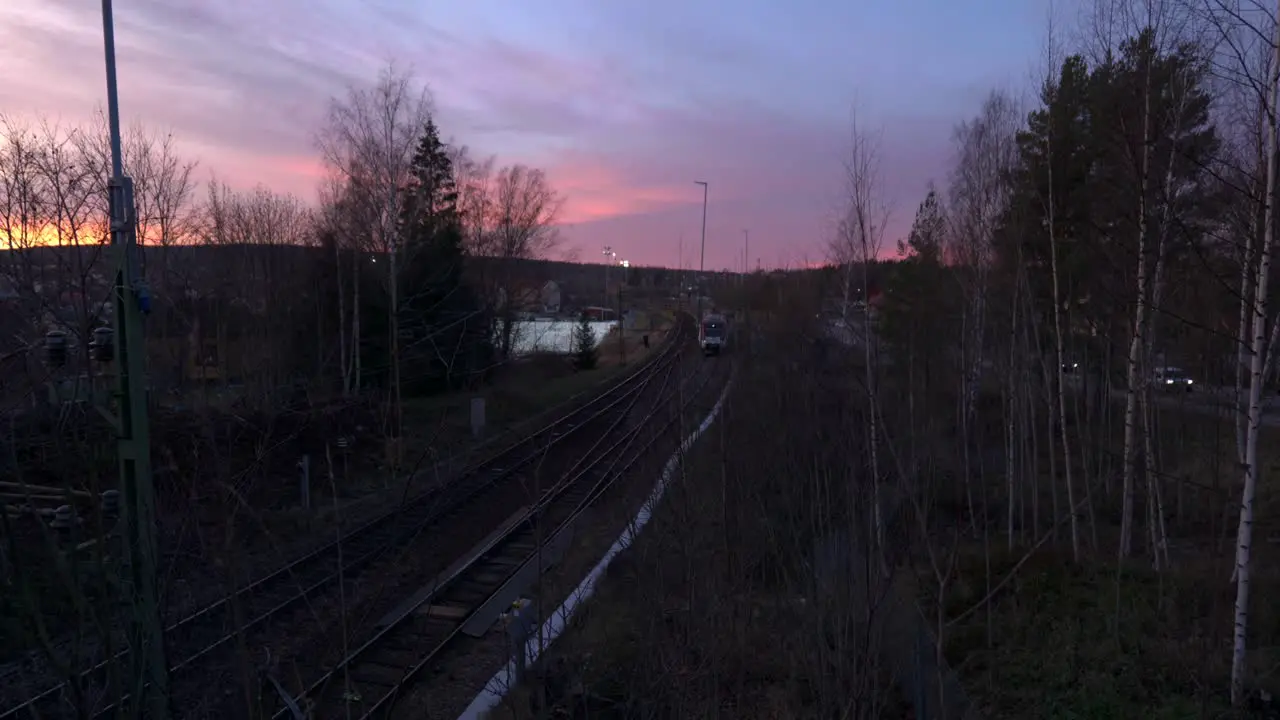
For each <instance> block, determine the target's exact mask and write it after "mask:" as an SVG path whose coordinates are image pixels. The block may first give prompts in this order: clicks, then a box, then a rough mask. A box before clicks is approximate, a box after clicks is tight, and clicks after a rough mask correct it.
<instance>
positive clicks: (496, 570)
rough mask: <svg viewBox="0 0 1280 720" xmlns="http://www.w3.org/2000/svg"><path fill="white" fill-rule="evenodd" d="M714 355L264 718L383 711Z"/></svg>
mask: <svg viewBox="0 0 1280 720" xmlns="http://www.w3.org/2000/svg"><path fill="white" fill-rule="evenodd" d="M717 364H718V363H716V361H709V362H705V363H700V364H699V365H698V366H696V367H698V368H699V369H697V370H695V371H694V373H693V374H692V375H691V377H690V378H689V380H690V382H691V383H692V384H694V385H695V387H694V388H693V391H692V392H690V393H689V394H688V396H687V397H681V399H680V402H678V403H676V404H675V405H676V406H673V403H672V402H671V399H672V398H671V396H667V397H666V398H664V400H665V401H660V402H658V403H656V404H655V406H654V407H653V408H652V409H650V410H649V411H648V412H647V413H646V414H645V415H644V416H643V417H642V418H640V419H639V420H637V421H636V422H634V423H633V424H632V425H631V426H630V427H626V428H624V429H622V431H621V432H619V433H618V434H617V435H616V436H612V435H610V436H606V440H605V442H602V443H598V444H597V445H598V446H599V448H598V451H595V452H592V453H591V454H590V459H589V460H587V461H586V462H580V463H579V464H578V466H577V468H576V470H575V471H573V472H571V473H568V474H566V475H565V476H564V477H563V479H562V480H560V481H559V482H558V483H556V484H555V485H554V486H552V487H551V488H548V489H547V490H546V491H545V492H544V493H543V495H542V496H541V498H539V500H538V501H537V502H536V503H534V504H533V506H532V507H530V508H529V509H528V510H527V511H525V512H524V513H523V515H522V516H520V517H518V518H517V519H516V521H515V522H513V523H510V524H508V526H506V527H504V528H500V532H498V533H496V534H495V535H492V536H490V537H489V538H487V539H486V540H485V541H484V542H482V543H481V544H480V545H479V546H478V547H477V548H474V549H473V550H472V551H471V552H470V553H468V556H465V557H463V558H461V559H460V560H459V561H458V562H457V563H455V564H454V565H453V566H452V567H450V568H449V569H448V570H446V571H445V572H444V573H442V575H441V576H440V577H438V578H437V579H436V580H435V581H434V583H433V587H431V588H429V592H426V593H422V594H420V595H419V596H417V597H414V598H412V599H411V600H410V602H408V603H405V604H402V606H401V607H399V608H398V609H397V610H396V611H394V612H393V613H391V614H390V615H389V616H388V617H387V618H385V619H384V620H383V621H382V622H381V623H380V624H379V627H378V629H377V630H376V632H375V633H374V634H373V636H372V637H370V638H369V639H368V640H367V641H365V642H364V643H363V644H361V645H360V646H359V647H357V648H356V649H355V650H353V651H351V652H350V653H348V654H347V655H346V656H345V657H344V658H343V659H342V660H341V661H340V662H339V663H337V665H336V666H334V667H332V668H330V669H329V670H327V671H324V672H322V673H320V674H319V675H318V677H317V678H316V679H315V680H313V681H311V682H310V683H308V684H307V685H306V687H305V689H304V690H303V692H302V693H301V695H300V698H299V699H296V700H295V699H294V698H292V697H290V698H287V699H284V700H282V701H281V702H280V703H279V704H277V705H276V706H275V712H274V714H273V716H272V717H273V719H274V720H292V719H294V718H300V717H307V718H315V719H316V720H327V719H329V718H335V719H336V718H375V717H376V718H382V717H391V716H392V711H393V708H394V707H395V704H396V702H397V701H398V700H399V699H401V698H402V697H404V695H405V694H406V691H407V690H408V689H409V688H411V687H412V686H413V685H414V683H416V682H418V681H420V680H422V679H424V677H423V676H425V675H430V674H431V672H430V671H431V668H432V667H433V666H434V665H435V661H436V659H437V658H438V657H439V656H440V654H441V653H442V652H443V651H444V650H445V649H446V648H447V647H450V646H451V645H454V644H456V643H457V642H459V641H462V640H464V639H468V638H476V637H480V636H483V634H484V632H485V631H486V630H487V628H488V627H490V626H491V625H492V624H493V622H494V621H495V620H496V618H497V613H498V612H500V611H501V609H505V608H506V607H508V606H509V605H510V603H511V602H512V601H513V600H514V599H516V597H518V596H519V595H520V594H521V592H522V591H523V590H524V589H525V588H526V587H527V586H528V585H530V584H532V582H534V580H535V579H536V577H537V576H538V575H540V574H541V572H542V569H543V567H542V561H543V553H544V552H545V551H548V549H550V548H554V547H556V546H560V547H561V548H563V546H564V545H565V543H567V542H568V540H567V539H566V538H568V537H571V536H572V533H573V526H574V523H575V522H576V521H577V520H578V519H579V518H580V517H582V515H583V513H584V512H585V511H586V510H587V509H588V508H590V507H591V506H592V505H593V504H594V503H595V502H597V501H598V500H599V499H601V498H602V497H603V496H604V495H605V494H606V493H608V492H609V490H610V489H611V488H613V487H614V485H615V484H617V482H618V480H619V479H620V478H622V477H624V476H625V475H626V473H627V471H628V470H629V469H630V468H631V467H632V466H633V465H635V464H636V463H637V462H638V461H639V460H640V459H641V458H642V457H644V456H645V454H646V452H647V451H648V450H650V448H652V446H653V445H654V444H655V443H657V442H658V441H659V440H661V439H662V438H664V437H667V436H668V431H669V430H670V429H671V428H672V427H673V425H675V424H676V423H677V422H678V420H679V416H680V413H682V412H683V411H684V410H685V409H686V408H688V407H689V406H690V405H691V404H692V403H693V401H694V400H695V399H696V398H698V397H700V395H701V391H702V390H703V389H705V388H706V387H707V385H708V384H709V383H710V381H711V379H712V378H713V377H715V371H714V367H715V366H716V365H717ZM681 380H682V379H681V378H677V381H678V382H679V381H681ZM664 415H665V416H664ZM552 552H556V551H552Z"/></svg>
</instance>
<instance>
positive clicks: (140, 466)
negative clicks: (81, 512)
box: [102, 0, 170, 720]
mask: <svg viewBox="0 0 1280 720" xmlns="http://www.w3.org/2000/svg"><path fill="white" fill-rule="evenodd" d="M102 40H103V50H104V56H105V60H106V70H107V122H108V128H109V131H110V134H111V179H110V180H109V181H108V183H107V188H108V207H109V210H110V229H111V247H112V249H113V250H114V251H115V258H116V281H115V293H114V294H115V328H116V332H117V333H118V335H117V337H116V348H117V349H116V359H117V365H116V367H117V371H116V372H117V376H118V377H117V394H116V400H117V402H118V407H119V414H118V415H117V416H116V417H114V418H113V420H114V422H115V425H116V430H117V435H118V443H117V448H118V450H117V452H118V455H119V470H120V485H121V490H122V491H123V493H124V497H125V506H124V508H123V510H124V517H125V522H124V528H125V534H124V545H125V556H126V557H127V558H128V565H129V570H130V572H129V578H128V582H126V583H125V584H126V587H127V588H128V593H129V600H130V601H131V604H132V609H133V617H132V628H131V633H130V637H129V651H130V652H129V660H130V665H131V666H132V667H131V670H132V673H133V674H132V679H131V681H130V683H129V684H130V686H132V687H135V688H139V689H140V692H138V693H136V694H135V695H134V697H133V698H132V701H131V705H132V706H133V707H134V708H135V712H137V713H138V714H140V715H146V716H147V717H149V718H153V719H154V720H163V719H164V718H168V717H169V715H170V708H169V666H168V663H167V662H166V659H165V653H164V630H163V625H161V622H160V605H159V591H158V588H157V587H156V582H157V579H156V554H157V548H156V536H155V528H156V523H155V488H154V486H153V485H152V477H151V438H150V428H149V427H148V426H149V418H148V417H147V388H146V382H147V380H146V373H147V367H146V350H145V342H146V340H145V337H144V333H143V316H144V315H145V313H147V312H148V311H149V310H150V307H151V297H150V294H149V293H148V291H147V287H146V284H145V283H144V282H143V279H142V274H141V272H140V270H139V266H138V262H137V256H136V253H137V247H136V246H137V227H136V225H135V217H134V205H133V180H132V179H131V178H129V177H127V176H126V175H125V174H124V161H123V159H122V158H121V152H120V102H119V96H118V94H117V89H116V47H115V27H114V23H113V20H112V17H111V0H102Z"/></svg>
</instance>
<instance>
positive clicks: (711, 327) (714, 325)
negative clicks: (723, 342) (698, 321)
mask: <svg viewBox="0 0 1280 720" xmlns="http://www.w3.org/2000/svg"><path fill="white" fill-rule="evenodd" d="M702 332H703V334H704V335H706V336H707V337H721V336H722V335H724V325H723V324H722V323H718V322H714V321H713V322H705V323H703V324H702Z"/></svg>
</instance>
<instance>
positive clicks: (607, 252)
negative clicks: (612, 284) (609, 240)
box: [601, 245, 618, 307]
mask: <svg viewBox="0 0 1280 720" xmlns="http://www.w3.org/2000/svg"><path fill="white" fill-rule="evenodd" d="M601 254H602V255H604V256H605V257H606V258H608V259H607V260H605V261H604V304H605V307H608V306H609V266H610V265H612V264H613V259H614V258H616V257H617V256H618V253H616V252H614V251H613V246H611V245H605V246H604V250H603V252H602V253H601Z"/></svg>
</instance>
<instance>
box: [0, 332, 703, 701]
mask: <svg viewBox="0 0 1280 720" xmlns="http://www.w3.org/2000/svg"><path fill="white" fill-rule="evenodd" d="M687 331H688V323H687V321H686V322H680V321H679V320H678V321H677V324H676V326H675V328H673V331H672V332H671V333H670V334H669V335H668V338H667V340H666V341H665V346H664V347H663V348H661V349H660V350H659V351H658V352H657V353H654V354H652V355H650V356H649V357H648V358H647V359H646V360H645V361H644V362H643V363H641V364H639V365H638V366H637V367H636V368H635V369H634V370H632V371H630V372H628V373H627V374H626V375H625V376H623V377H622V378H619V379H617V380H616V381H614V382H612V383H611V384H609V385H608V386H607V387H606V389H604V390H603V391H602V392H600V393H599V394H598V395H596V396H595V397H593V398H590V399H588V400H586V401H585V402H581V403H575V400H574V398H570V400H568V401H566V402H565V403H561V405H559V406H557V407H564V406H565V405H567V404H574V405H575V407H573V408H572V409H570V410H568V411H567V412H566V413H564V414H562V415H560V416H559V417H557V418H555V419H554V420H552V421H550V422H549V423H547V424H546V425H544V426H543V427H542V428H540V429H539V430H537V431H535V432H534V433H532V434H531V435H529V436H528V437H525V438H523V439H522V440H520V441H517V442H515V443H513V444H511V445H510V446H508V447H505V448H504V449H502V450H500V451H498V452H496V453H494V454H493V455H491V456H489V457H487V458H485V459H484V460H481V461H480V462H478V463H475V464H473V465H471V466H470V467H468V468H466V469H464V470H463V471H462V472H461V473H460V474H459V476H458V477H456V478H455V479H454V480H453V481H452V482H450V483H448V484H445V485H443V486H438V487H435V488H432V489H429V490H426V491H424V492H422V493H419V494H418V495H416V496H413V497H410V498H406V499H405V501H404V502H403V503H401V504H400V505H399V506H397V507H396V508H394V509H392V510H390V511H388V512H386V513H383V514H381V515H378V516H377V517H375V518H373V519H371V520H369V521H367V522H365V523H363V524H361V525H359V526H358V527H356V528H354V529H352V530H350V531H348V532H346V533H343V534H342V535H341V536H339V537H338V538H337V539H335V540H333V541H330V542H328V543H326V544H324V545H322V546H321V547H319V548H317V549H315V550H312V551H310V552H308V553H306V554H304V555H302V556H301V557H299V558H296V559H294V560H292V561H290V562H288V563H287V564H285V565H284V566H282V567H280V568H279V569H277V570H274V571H272V572H270V573H268V574H266V575H264V576H263V577H260V578H258V579H257V580H254V581H252V582H250V583H248V584H246V585H244V586H242V587H240V588H238V589H236V590H235V591H233V592H231V593H229V594H228V595H226V596H224V597H222V598H220V599H218V600H216V601H214V602H212V603H210V604H208V605H206V606H205V607H203V608H201V609H199V610H196V611H195V612H193V613H190V614H189V615H187V616H185V617H184V618H182V619H180V620H178V621H176V622H174V623H172V624H171V625H169V626H168V627H166V629H165V637H166V644H167V645H169V646H170V648H173V647H174V646H178V647H183V646H186V647H188V648H192V649H189V650H185V651H183V652H180V653H179V654H180V655H181V656H182V657H181V659H180V660H178V661H176V662H175V663H174V664H173V665H171V666H170V671H171V673H175V674H176V673H181V672H186V671H189V670H190V669H192V668H193V667H194V666H195V665H197V664H198V662H199V661H200V660H202V659H203V658H205V657H207V656H209V655H210V654H212V653H213V652H215V651H217V650H219V649H221V648H223V647H224V646H226V645H227V644H228V643H229V642H231V641H232V640H234V639H235V638H237V637H238V636H240V635H241V634H243V633H244V632H245V631H247V630H251V629H254V628H256V627H259V626H262V625H264V624H265V623H267V622H268V621H269V620H271V619H272V618H275V617H277V616H279V615H280V614H281V613H283V612H284V611H286V610H288V609H289V608H291V607H293V606H295V605H297V604H298V603H300V602H302V601H304V600H306V599H307V598H310V597H313V596H314V595H315V594H316V593H318V592H320V591H322V590H323V589H324V588H326V587H327V586H329V585H332V584H333V583H334V582H336V581H338V580H339V579H340V578H346V579H350V578H351V577H352V575H353V573H356V572H358V571H360V570H361V569H362V568H364V567H366V566H368V565H369V564H370V563H371V562H372V561H373V560H374V559H376V558H378V557H380V556H381V555H382V554H383V553H384V552H386V551H387V550H388V549H390V548H391V547H393V546H395V545H397V544H398V543H399V542H401V541H403V540H404V539H406V538H408V537H412V536H413V535H416V534H417V533H418V532H420V531H422V530H423V529H425V528H427V527H429V526H430V525H432V524H433V523H435V522H436V521H438V520H440V519H442V518H443V517H444V516H446V515H448V514H449V513H450V512H452V511H453V510H454V509H456V508H458V507H459V506H462V505H464V504H465V503H466V502H467V501H469V500H471V499H472V498H474V497H475V496H477V495H479V494H480V493H482V492H483V491H484V490H486V489H488V488H491V487H493V486H494V485H496V484H498V483H500V482H502V481H503V480H505V479H507V478H509V477H511V476H512V475H514V474H515V473H516V472H517V471H519V470H520V469H522V468H523V467H525V466H527V465H528V464H529V463H531V462H533V461H535V460H536V459H537V458H539V457H540V456H541V455H542V454H543V453H544V452H545V451H546V450H548V449H549V448H551V447H553V446H555V445H558V444H560V443H562V442H564V441H566V440H567V439H569V438H570V437H572V436H573V435H574V434H575V432H576V431H578V430H580V429H582V428H584V427H586V426H588V425H590V424H591V423H592V422H593V421H596V420H598V419H599V418H601V417H603V416H604V415H605V414H606V413H610V412H612V411H614V410H615V409H617V408H618V407H620V406H621V404H622V403H624V402H626V401H628V400H629V399H631V398H633V397H638V395H639V393H640V391H641V389H642V388H643V387H644V386H645V383H647V382H648V380H649V379H651V378H652V377H653V376H654V375H656V374H657V373H658V372H660V371H661V370H662V369H663V368H665V367H667V366H668V365H670V364H671V363H672V362H674V360H675V359H676V358H677V357H679V352H678V350H679V347H680V345H681V342H682V340H683V339H684V338H685V336H686V334H687ZM580 395H581V394H579V396H575V398H577V397H580ZM525 450H527V452H522V451H525ZM575 467H576V466H575ZM335 564H336V565H337V567H336V569H330V568H332V566H333V565H335ZM295 588H300V589H297V590H296V591H295ZM282 591H283V592H284V593H285V594H284V595H280V593H281V592H282ZM255 602H257V603H259V604H258V606H257V607H252V605H253V603H255ZM240 604H247V605H249V606H250V609H251V612H249V613H247V614H248V615H249V616H250V619H249V620H247V621H244V622H241V623H238V624H236V623H232V622H230V620H231V612H230V610H231V609H232V608H233V607H235V606H237V605H240ZM128 656H129V650H128V649H123V650H120V651H118V652H116V653H114V654H113V655H112V656H111V657H109V658H107V659H104V660H101V661H99V662H98V663H97V664H95V665H94V666H92V667H90V668H88V669H85V670H83V671H81V672H80V673H79V674H78V676H77V680H78V683H77V684H78V686H80V687H84V686H90V687H93V686H97V687H102V686H104V685H105V682H104V678H105V677H106V676H107V674H108V670H109V669H110V668H111V667H112V665H113V664H116V663H121V662H122V661H124V660H125V659H126V658H128ZM67 689H68V686H67V683H65V682H63V683H59V684H57V685H54V686H53V687H50V688H48V689H46V690H44V691H41V692H39V693H37V694H35V695H33V696H32V697H30V698H28V699H26V700H24V701H23V702H21V703H19V704H17V705H15V706H12V707H10V708H8V709H6V710H4V711H3V712H0V720H18V719H19V718H22V717H40V718H50V717H57V716H58V713H59V712H62V711H65V710H67V709H68V706H67V703H66V702H64V698H63V695H64V692H65V691H66V690H67ZM129 697H130V696H129V694H127V693H124V694H121V695H120V696H119V698H118V699H117V700H116V701H115V702H109V703H107V704H106V705H105V706H103V707H98V708H95V709H94V710H93V712H92V716H93V717H109V716H113V715H114V714H115V711H116V710H117V709H118V708H119V706H120V705H121V704H123V703H126V702H127V701H128V699H129Z"/></svg>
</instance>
